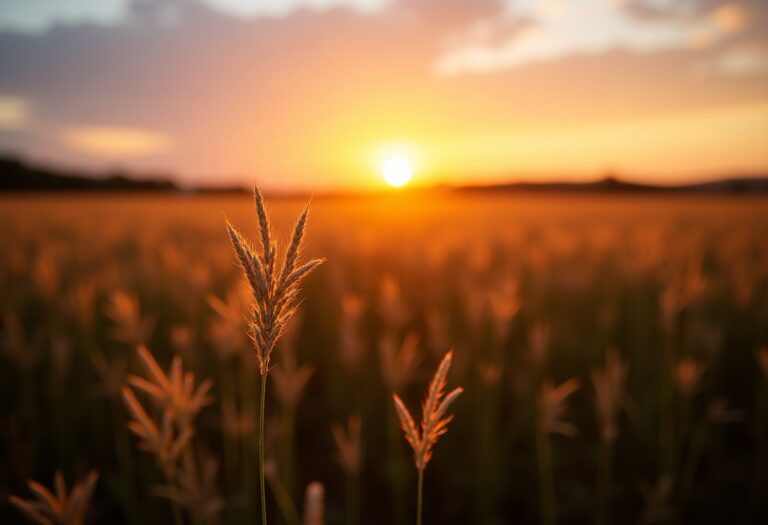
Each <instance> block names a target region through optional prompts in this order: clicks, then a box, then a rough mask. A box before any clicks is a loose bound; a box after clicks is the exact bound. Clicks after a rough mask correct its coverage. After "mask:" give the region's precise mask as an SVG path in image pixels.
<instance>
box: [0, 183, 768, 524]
mask: <svg viewBox="0 0 768 525" xmlns="http://www.w3.org/2000/svg"><path fill="white" fill-rule="evenodd" d="M267 206H268V208H269V210H270V211H271V214H272V224H273V227H274V230H275V234H276V237H277V238H278V239H279V241H280V245H281V246H284V245H285V244H287V243H288V239H289V238H290V233H291V228H292V227H293V222H294V221H295V219H296V217H297V216H298V215H299V214H300V213H301V210H302V209H303V206H304V201H303V200H301V199H299V200H297V199H289V198H274V199H270V198H268V199H267ZM227 220H228V221H229V222H230V223H231V224H233V225H234V226H236V227H237V228H238V229H239V230H240V231H241V232H242V233H243V234H244V235H245V236H247V237H249V238H251V239H254V240H257V239H258V227H257V219H256V214H255V212H254V206H253V199H251V198H248V197H247V196H244V195H242V196H205V197H204V196H162V195H158V196H148V195H143V194H142V195H138V194H137V195H126V196H104V195H92V196H59V195H56V196H53V195H51V196H35V197H8V196H5V197H2V198H1V199H0V239H2V245H3V252H2V257H0V313H1V314H2V318H1V321H0V344H1V345H2V346H1V347H0V399H2V400H3V401H2V403H0V443H1V444H2V446H1V447H0V453H2V456H0V498H1V499H2V503H0V522H2V523H17V522H19V523H22V522H23V521H22V519H23V518H22V517H21V514H19V512H18V510H17V509H15V508H13V507H12V506H11V505H9V504H6V502H7V501H8V498H7V496H9V495H11V494H13V495H16V496H19V497H22V498H25V499H29V498H30V497H31V492H30V488H28V487H27V485H26V482H27V480H28V479H35V480H38V481H39V482H40V483H42V485H45V486H48V487H51V486H52V485H53V480H54V473H55V472H56V471H57V470H61V472H62V473H63V475H64V478H65V479H66V481H67V484H68V486H72V485H73V484H74V483H75V482H76V481H79V480H83V479H85V477H86V475H87V473H88V472H89V471H90V470H91V469H95V470H97V471H98V473H99V479H98V482H97V483H96V485H95V487H94V492H93V496H92V498H91V501H90V504H89V505H88V512H87V520H86V522H87V523H91V522H92V523H128V524H137V523H173V522H174V521H173V520H176V523H177V524H178V523H195V524H197V523H257V522H258V520H259V512H260V511H259V505H260V498H259V491H258V484H259V483H258V482H259V479H258V460H257V441H258V439H257V421H258V416H259V405H258V389H259V381H260V376H259V373H258V369H257V364H256V360H255V357H254V352H253V349H252V343H251V341H250V340H249V338H248V334H247V324H248V321H247V319H248V314H249V305H250V303H251V300H250V297H249V291H248V289H247V284H246V281H245V279H244V278H243V277H242V275H241V273H242V272H241V270H240V268H239V267H238V262H237V256H236V255H235V253H234V252H233V250H232V247H231V244H230V240H229V238H228V236H227V231H226V228H225V224H226V221H227ZM766 232H768V206H767V205H766V201H765V199H764V198H757V197H747V196H743V197H741V196H739V197H711V196H706V197H705V196H619V195H610V196H608V195H606V196H594V195H592V196H589V195H554V194H553V195H524V194H514V195H458V194H456V195H449V194H439V193H435V194H428V193H423V194H422V193H408V192H403V193H392V194H390V195H383V196H378V197H359V198H351V197H350V198H316V199H314V200H313V201H312V202H311V211H310V215H309V222H308V229H307V232H306V243H305V252H306V254H305V259H309V258H312V257H324V258H326V259H327V261H326V262H325V263H324V264H323V265H322V266H320V267H319V268H318V269H317V270H315V271H314V272H313V273H312V274H311V275H309V277H308V278H307V279H306V281H305V282H304V283H303V287H302V290H301V291H300V292H299V298H300V305H299V309H298V312H297V314H296V315H295V316H294V317H293V319H292V320H291V321H290V323H289V327H288V330H287V332H286V333H285V335H284V336H283V337H282V339H281V340H280V341H279V343H278V348H277V349H276V350H275V352H274V355H273V364H274V365H275V368H274V369H273V371H272V373H271V375H270V379H269V382H268V384H267V401H266V403H267V410H266V430H265V435H266V437H265V443H264V445H265V456H266V476H267V508H268V511H269V516H270V520H269V521H270V522H272V523H287V524H289V525H293V524H297V523H321V522H324V523H328V524H349V525H355V524H360V523H363V524H384V523H388V524H400V523H412V522H413V521H414V519H413V517H414V512H415V510H416V484H417V472H416V469H415V467H414V464H413V461H412V457H411V449H410V447H409V446H408V444H407V443H406V441H405V439H404V437H403V433H402V432H401V430H400V424H399V422H398V416H397V414H396V412H395V406H394V405H393V402H392V394H393V393H397V394H398V395H399V396H400V397H401V398H402V399H403V401H404V403H405V404H406V405H407V406H408V407H409V409H410V410H411V411H412V412H414V413H415V414H414V417H416V416H417V415H418V414H420V407H419V403H420V401H421V396H422V395H423V392H424V391H425V390H426V389H427V385H428V383H429V380H430V378H431V376H432V374H433V373H434V372H435V369H436V367H437V365H438V362H440V360H441V359H442V357H443V356H444V355H445V353H446V352H447V351H448V350H449V349H453V351H454V354H453V366H452V367H451V369H450V372H449V374H448V388H449V389H450V388H452V387H455V386H459V385H460V386H461V387H463V389H464V391H463V393H462V394H461V396H459V397H458V398H457V399H456V400H455V402H454V403H453V404H452V405H451V407H450V413H451V414H453V416H454V419H453V421H452V422H451V423H450V427H449V429H448V431H447V433H445V435H443V436H441V437H440V440H439V442H438V443H437V444H436V445H435V447H434V455H433V457H432V460H431V461H430V462H429V466H428V468H426V470H425V473H424V508H423V516H424V523H477V524H495V523H499V524H502V523H521V524H522V523H555V522H557V523H592V522H596V523H609V522H613V523H731V524H737V523H745V524H746V523H764V522H765V520H766V519H768V507H766V501H768V498H766V494H768V432H767V431H766V428H767V427H768V243H766V238H767V237H766ZM141 344H145V345H146V347H147V349H148V350H149V352H150V353H151V355H153V356H154V359H156V360H157V362H158V363H159V365H160V367H161V368H162V369H163V370H168V369H169V368H172V366H171V362H172V359H173V356H174V355H179V356H181V358H182V361H183V367H184V370H189V371H192V372H194V384H195V385H198V384H200V383H201V382H202V381H204V380H210V381H211V383H212V386H211V389H210V391H209V392H208V393H207V398H208V399H207V400H206V401H207V402H206V403H204V404H205V406H204V407H202V408H201V409H200V410H199V411H197V410H195V411H194V415H195V418H194V422H193V423H190V424H191V426H192V427H193V431H194V435H192V436H190V437H189V441H188V442H187V443H185V444H184V454H183V459H179V460H178V464H175V463H174V467H175V468H174V469H171V470H168V471H165V472H164V470H163V468H159V466H158V462H157V458H156V457H153V455H152V454H151V453H147V452H146V451H144V450H141V449H140V447H139V445H140V440H139V439H138V438H137V437H136V436H135V435H134V434H135V432H131V430H129V428H128V424H129V422H130V421H131V420H132V417H133V415H132V413H131V412H130V410H129V409H128V407H127V406H126V404H125V402H124V395H125V394H124V393H123V390H122V389H123V387H125V386H126V385H129V384H134V386H135V380H134V383H130V381H131V380H130V379H129V374H133V375H134V376H140V377H146V375H147V373H146V362H144V361H142V360H141V358H140V356H139V354H138V353H137V347H138V346H139V345H141ZM558 385H559V386H562V385H565V386H564V387H563V388H557V387H558ZM134 390H135V391H136V397H137V398H138V400H139V401H140V402H141V403H144V406H147V407H149V406H151V405H150V404H148V403H147V401H146V400H147V399H148V398H147V397H146V396H143V394H141V392H140V390H137V389H134ZM148 411H149V414H150V416H152V417H155V415H156V414H155V413H153V412H152V410H151V409H148ZM180 457H181V456H180ZM166 466H167V464H166ZM314 481H319V482H320V483H321V484H322V487H323V490H322V492H323V494H324V496H323V497H322V506H323V509H322V512H320V514H322V515H323V517H322V518H318V517H317V515H312V512H311V511H310V509H309V507H312V505H317V504H318V501H317V500H318V496H317V493H318V491H319V488H318V487H319V486H318V485H313V487H314V492H313V491H312V490H310V491H309V493H310V497H308V498H307V499H306V501H305V490H306V488H307V487H308V486H309V485H310V484H311V483H312V482H314ZM318 519H319V520H320V521H318ZM313 520H314V521H313ZM323 520H324V521H323ZM71 523H75V522H74V521H73V522H71Z"/></svg>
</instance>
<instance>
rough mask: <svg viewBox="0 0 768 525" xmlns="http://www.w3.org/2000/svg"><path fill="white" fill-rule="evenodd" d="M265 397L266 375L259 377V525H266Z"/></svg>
mask: <svg viewBox="0 0 768 525" xmlns="http://www.w3.org/2000/svg"><path fill="white" fill-rule="evenodd" d="M266 397H267V374H263V375H262V376H261V408H260V409H259V485H260V487H261V524H262V525H267V491H266V489H265V487H264V406H265V404H266V403H265V400H266Z"/></svg>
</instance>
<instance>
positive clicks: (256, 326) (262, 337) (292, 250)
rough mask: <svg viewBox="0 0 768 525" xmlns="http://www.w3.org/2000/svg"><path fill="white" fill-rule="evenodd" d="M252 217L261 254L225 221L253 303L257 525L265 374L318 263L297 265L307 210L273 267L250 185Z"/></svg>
mask: <svg viewBox="0 0 768 525" xmlns="http://www.w3.org/2000/svg"><path fill="white" fill-rule="evenodd" d="M254 200H255V202H256V214H257V215H258V218H259V233H260V237H261V253H256V251H255V250H254V248H253V247H252V246H251V244H250V243H249V242H248V241H247V240H246V239H245V238H244V237H243V236H242V235H240V233H238V232H237V230H235V229H234V228H233V227H232V226H231V225H230V224H229V223H227V230H228V231H229V236H230V239H231V240H232V245H233V247H234V249H235V253H236V254H237V257H238V259H239V260H240V265H241V266H242V268H243V272H244V273H245V276H246V277H247V278H248V282H249V284H250V285H251V290H252V292H253V299H254V303H253V306H252V308H251V319H250V323H249V328H250V335H251V339H252V340H253V346H254V350H255V351H256V352H255V353H256V361H257V364H258V366H259V374H260V376H261V398H260V403H259V406H260V407H261V409H260V411H259V487H260V489H261V522H262V525H266V523H267V502H266V489H265V484H264V408H265V404H266V395H267V376H268V375H269V372H270V369H271V366H270V359H271V357H272V351H273V350H274V349H275V346H276V344H277V341H278V340H279V339H280V336H282V335H283V332H284V331H285V328H286V325H287V323H288V320H289V319H290V318H291V316H292V315H293V313H294V312H295V311H296V308H297V301H296V300H297V297H298V292H299V284H300V283H301V281H302V279H304V277H306V276H307V275H308V274H309V272H311V271H312V270H314V269H315V268H316V267H317V266H319V265H320V264H321V263H322V262H323V260H321V259H313V260H311V261H309V262H307V263H304V264H301V265H300V264H299V256H300V249H301V241H302V239H303V237H304V228H305V226H306V223H307V214H308V213H309V206H307V207H306V208H304V211H303V212H302V214H301V215H300V216H299V219H298V221H296V226H295V227H294V229H293V236H292V238H291V243H290V244H289V245H288V248H287V249H286V251H285V256H284V259H283V264H282V267H281V268H279V269H278V268H277V260H276V259H277V243H276V242H275V241H274V240H273V238H272V232H271V230H270V226H269V217H268V215H267V210H266V208H265V207H264V198H263V197H262V195H261V192H260V191H259V188H258V187H254Z"/></svg>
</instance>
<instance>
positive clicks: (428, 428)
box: [392, 352, 464, 525]
mask: <svg viewBox="0 0 768 525" xmlns="http://www.w3.org/2000/svg"><path fill="white" fill-rule="evenodd" d="M452 359H453V352H448V353H447V354H445V357H444V358H443V360H442V361H441V362H440V366H438V367H437V372H435V376H434V377H433V378H432V382H431V383H430V384H429V389H428V390H427V397H426V398H425V399H424V405H423V406H422V408H421V410H422V419H421V428H416V423H415V422H414V421H413V417H412V416H411V413H410V412H409V411H408V408H406V406H405V404H404V403H403V401H402V400H401V399H400V398H399V397H398V395H397V394H392V398H393V399H394V401H395V408H396V409H397V415H398V417H399V418H400V424H401V425H402V427H403V433H404V434H405V439H406V441H408V444H410V445H411V448H412V449H413V461H414V463H415V464H416V469H417V470H418V471H419V485H418V493H417V498H416V524H417V525H421V514H422V503H423V496H422V493H423V485H424V469H426V468H427V463H429V460H430V459H432V448H433V447H434V446H435V443H437V440H438V438H439V437H440V436H442V435H443V434H445V433H446V432H447V431H448V423H450V422H451V419H453V416H448V415H446V414H445V413H446V412H447V410H448V407H449V406H451V403H453V402H454V401H455V400H456V398H457V397H459V395H460V394H461V393H462V392H463V391H464V389H463V388H461V387H458V388H454V389H453V390H452V391H451V392H449V393H448V394H446V393H445V384H446V378H447V376H448V369H449V368H451V360H452Z"/></svg>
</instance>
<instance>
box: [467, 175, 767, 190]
mask: <svg viewBox="0 0 768 525" xmlns="http://www.w3.org/2000/svg"><path fill="white" fill-rule="evenodd" d="M456 189H457V190H459V191H462V192H472V193H482V192H493V193H498V192H504V191H509V192H553V193H560V192H562V193H573V192H575V193H768V176H766V177H757V178H752V177H734V178H725V179H718V180H714V181H707V182H696V183H691V184H676V185H655V184H642V183H636V182H627V181H623V180H620V179H618V178H616V177H613V176H608V177H605V178H602V179H599V180H596V181H591V182H513V183H505V184H491V185H485V186H480V185H476V186H461V187H458V188H456Z"/></svg>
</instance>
